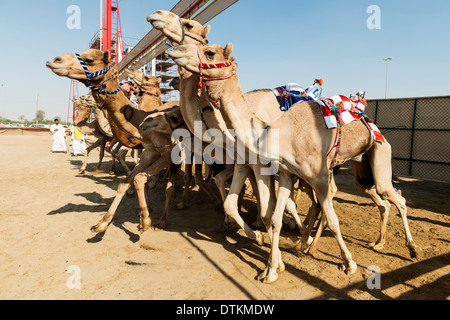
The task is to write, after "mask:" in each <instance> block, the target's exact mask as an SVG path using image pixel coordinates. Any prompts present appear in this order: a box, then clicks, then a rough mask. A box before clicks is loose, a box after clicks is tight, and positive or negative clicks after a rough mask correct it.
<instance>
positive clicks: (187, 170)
mask: <svg viewBox="0 0 450 320" xmlns="http://www.w3.org/2000/svg"><path fill="white" fill-rule="evenodd" d="M191 183H192V164H185V165H184V190H183V195H182V197H181V201H180V202H179V203H178V204H177V205H176V206H175V207H176V208H177V209H179V210H182V209H184V208H186V200H187V197H188V195H189V191H190V190H191Z"/></svg>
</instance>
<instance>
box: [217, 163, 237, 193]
mask: <svg viewBox="0 0 450 320" xmlns="http://www.w3.org/2000/svg"><path fill="white" fill-rule="evenodd" d="M233 172H234V166H230V167H227V168H226V169H225V170H223V171H222V172H220V173H218V174H217V175H216V178H215V179H214V182H215V183H216V186H217V188H218V189H219V192H220V196H221V197H222V201H223V202H225V199H226V197H227V191H226V188H225V183H226V182H227V180H228V179H230V178H231V177H232V176H233Z"/></svg>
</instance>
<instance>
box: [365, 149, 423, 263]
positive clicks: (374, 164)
mask: <svg viewBox="0 0 450 320" xmlns="http://www.w3.org/2000/svg"><path fill="white" fill-rule="evenodd" d="M368 155H369V162H370V166H371V168H372V172H373V178H374V182H375V188H376V191H377V193H378V194H379V195H384V196H385V198H386V200H388V201H389V202H391V203H392V204H394V205H395V206H396V207H397V209H398V211H399V212H400V215H401V217H402V222H403V227H404V229H405V238H406V239H405V240H406V246H407V248H408V249H409V253H410V255H411V258H418V259H419V258H420V257H421V256H422V249H421V248H420V247H419V246H417V245H416V244H415V243H414V240H413V238H412V235H411V231H410V230H409V226H408V217H407V207H406V200H405V198H403V197H402V196H401V195H399V194H398V193H397V192H396V191H395V189H394V186H393V185H392V163H391V155H392V150H391V146H390V144H388V143H375V144H374V146H373V147H372V149H371V150H369V152H368Z"/></svg>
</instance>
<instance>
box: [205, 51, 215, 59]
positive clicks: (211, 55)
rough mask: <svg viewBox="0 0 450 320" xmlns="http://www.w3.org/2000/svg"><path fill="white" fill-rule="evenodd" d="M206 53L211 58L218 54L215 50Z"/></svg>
mask: <svg viewBox="0 0 450 320" xmlns="http://www.w3.org/2000/svg"><path fill="white" fill-rule="evenodd" d="M205 54H206V56H207V57H208V58H211V59H212V58H214V56H215V55H216V53H215V52H214V51H206V52H205Z"/></svg>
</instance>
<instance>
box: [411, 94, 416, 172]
mask: <svg viewBox="0 0 450 320" xmlns="http://www.w3.org/2000/svg"><path fill="white" fill-rule="evenodd" d="M416 114H417V99H414V113H413V123H412V127H411V149H410V154H409V175H410V176H412V164H413V155H414V135H415V132H416Z"/></svg>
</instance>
